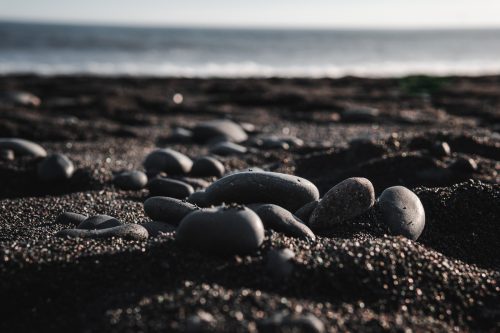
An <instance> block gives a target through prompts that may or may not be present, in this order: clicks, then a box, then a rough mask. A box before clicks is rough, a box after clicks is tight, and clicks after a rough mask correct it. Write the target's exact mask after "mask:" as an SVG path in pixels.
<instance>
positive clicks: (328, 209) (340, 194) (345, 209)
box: [309, 177, 375, 229]
mask: <svg viewBox="0 0 500 333" xmlns="http://www.w3.org/2000/svg"><path fill="white" fill-rule="evenodd" d="M374 203H375V190H374V188H373V185H372V183H371V182H370V181H369V180H368V179H366V178H360V177H353V178H348V179H346V180H344V181H342V182H340V183H338V184H337V185H335V186H334V187H332V188H331V189H330V190H329V191H328V192H327V193H326V194H325V196H324V197H323V198H322V199H321V201H320V202H319V203H318V205H317V207H316V209H314V211H313V212H312V214H311V218H310V220H309V226H310V227H311V228H313V229H315V228H317V229H320V228H330V227H333V226H335V224H337V223H340V222H343V221H345V220H349V219H352V218H354V217H356V216H359V215H361V214H363V213H364V212H366V211H367V210H369V209H370V208H371V207H372V206H373V205H374Z"/></svg>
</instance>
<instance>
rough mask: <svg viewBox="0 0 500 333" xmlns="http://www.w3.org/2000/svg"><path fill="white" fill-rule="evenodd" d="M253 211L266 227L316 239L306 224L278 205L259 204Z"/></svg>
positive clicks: (290, 234)
mask: <svg viewBox="0 0 500 333" xmlns="http://www.w3.org/2000/svg"><path fill="white" fill-rule="evenodd" d="M255 212H256V213H257V215H259V217H260V219H261V220H262V223H263V224H264V227H265V228H266V229H267V228H270V229H273V230H274V231H278V232H282V233H283V234H285V235H287V236H291V237H297V238H302V239H310V240H315V239H316V236H315V235H314V233H313V232H312V231H311V229H309V227H308V226H306V225H305V224H304V223H303V222H302V221H301V220H300V219H299V218H297V217H296V216H294V215H293V214H292V213H290V212H289V211H287V210H286V209H284V208H282V207H280V206H277V205H273V204H265V205H261V206H259V207H258V208H257V209H256V210H255Z"/></svg>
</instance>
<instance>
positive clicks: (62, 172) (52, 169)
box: [37, 154, 75, 182]
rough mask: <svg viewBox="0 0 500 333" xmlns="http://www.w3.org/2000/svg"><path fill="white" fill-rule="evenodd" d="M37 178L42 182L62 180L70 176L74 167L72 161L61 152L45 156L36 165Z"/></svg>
mask: <svg viewBox="0 0 500 333" xmlns="http://www.w3.org/2000/svg"><path fill="white" fill-rule="evenodd" d="M37 171H38V178H39V179H40V180H41V181H44V182H51V181H63V180H67V179H69V178H71V176H72V175H73V172H74V171H75V167H74V166H73V162H71V160H70V159H69V158H68V157H66V156H65V155H63V154H53V155H50V156H47V157H46V158H45V159H44V160H43V161H41V162H40V164H39V165H38V170H37Z"/></svg>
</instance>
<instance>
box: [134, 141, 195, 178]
mask: <svg viewBox="0 0 500 333" xmlns="http://www.w3.org/2000/svg"><path fill="white" fill-rule="evenodd" d="M143 164H144V168H145V169H146V170H147V171H153V172H158V173H159V172H161V171H164V172H166V173H167V174H173V175H178V174H186V173H188V172H189V171H191V167H192V166H193V161H191V159H190V158H189V157H187V156H186V155H184V154H182V153H180V152H178V151H175V150H173V149H169V148H163V149H156V150H153V151H152V152H151V153H149V154H148V156H146V159H145V160H144V163H143Z"/></svg>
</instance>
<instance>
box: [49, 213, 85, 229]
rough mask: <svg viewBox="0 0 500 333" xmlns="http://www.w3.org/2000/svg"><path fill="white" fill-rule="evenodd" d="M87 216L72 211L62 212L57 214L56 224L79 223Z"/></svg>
mask: <svg viewBox="0 0 500 333" xmlns="http://www.w3.org/2000/svg"><path fill="white" fill-rule="evenodd" d="M87 218H88V216H86V215H82V214H77V213H72V212H63V213H61V214H59V216H58V217H57V218H56V223H57V224H67V225H75V226H76V225H79V224H80V223H82V222H83V221H85V220H86V219H87Z"/></svg>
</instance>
